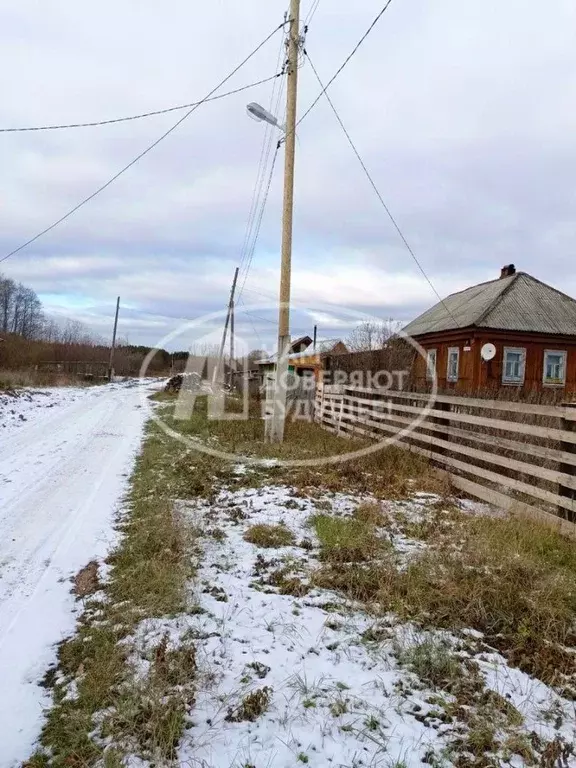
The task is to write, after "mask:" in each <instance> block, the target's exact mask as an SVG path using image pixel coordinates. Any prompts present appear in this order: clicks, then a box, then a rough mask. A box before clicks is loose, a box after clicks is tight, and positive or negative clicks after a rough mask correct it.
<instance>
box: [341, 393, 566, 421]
mask: <svg viewBox="0 0 576 768" xmlns="http://www.w3.org/2000/svg"><path fill="white" fill-rule="evenodd" d="M345 389H346V392H363V393H366V394H375V393H377V394H379V395H382V390H378V389H374V388H370V387H353V386H350V387H348V386H347V387H346V388H345ZM389 394H390V395H394V397H396V398H398V399H405V400H430V399H431V395H430V394H429V393H428V392H390V393H389ZM464 400H465V401H466V402H465V403H464V402H463V401H464ZM434 402H436V403H449V404H450V405H466V407H468V408H483V409H485V410H486V409H489V410H491V411H508V412H509V413H529V414H532V415H534V416H552V417H553V418H558V416H559V412H561V417H562V418H564V419H570V420H572V421H576V410H574V409H570V408H568V407H564V406H561V405H539V404H538V405H537V404H533V403H519V402H516V401H515V400H488V399H486V400H484V398H481V397H466V398H464V397H458V396H457V395H436V397H435V398H434Z"/></svg>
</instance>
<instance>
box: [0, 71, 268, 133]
mask: <svg viewBox="0 0 576 768" xmlns="http://www.w3.org/2000/svg"><path fill="white" fill-rule="evenodd" d="M282 74H283V73H282V72H278V73H277V74H276V75H272V76H271V77H265V78H264V79H263V80H257V81H256V82H255V83H250V84H249V85H243V86H242V87H241V88H235V89H234V90H233V91H226V93H221V94H219V95H218V96H210V97H208V98H207V99H202V100H201V101H192V102H190V103H189V104H179V105H178V106H176V107H168V108H167V109H156V110H154V111H153V112H142V113H141V114H139V115H130V116H129V117H115V118H113V119H111V120H97V121H95V122H92V123H65V124H63V125H37V126H32V127H30V128H0V133H24V132H27V131H58V130H61V129H63V128H94V127H96V126H100V125H112V124H113V123H127V122H129V121H130V120H142V119H143V118H145V117H154V116H155V115H167V114H168V113H169V112H177V111H178V110H182V109H189V108H190V107H199V106H200V104H206V103H208V102H209V101H218V99H224V98H225V97H226V96H233V95H234V94H235V93H241V92H242V91H245V90H247V89H248V88H255V87H256V86H257V85H264V83H269V82H270V81H271V80H275V79H276V78H277V77H280V76H281V75H282Z"/></svg>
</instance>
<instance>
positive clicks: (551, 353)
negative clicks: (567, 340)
mask: <svg viewBox="0 0 576 768" xmlns="http://www.w3.org/2000/svg"><path fill="white" fill-rule="evenodd" d="M543 381H544V384H550V385H554V384H555V385H557V386H563V385H564V384H565V383H566V352H562V351H561V350H558V349H545V350H544V379H543Z"/></svg>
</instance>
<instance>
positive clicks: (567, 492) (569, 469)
mask: <svg viewBox="0 0 576 768" xmlns="http://www.w3.org/2000/svg"><path fill="white" fill-rule="evenodd" d="M563 405H564V408H566V409H568V408H570V409H576V403H563ZM561 429H563V430H565V431H566V432H576V421H573V420H572V419H566V418H563V419H562V420H561ZM560 450H561V451H564V452H565V453H574V454H576V443H569V442H561V443H560ZM559 471H560V472H563V473H564V474H565V475H571V476H572V477H574V476H576V467H575V466H574V465H573V464H560V466H559ZM558 495H559V496H562V497H563V498H565V499H570V500H572V501H574V500H576V490H574V488H568V487H567V486H565V485H562V484H560V485H559V486H558ZM558 515H559V516H560V517H563V518H564V519H565V520H569V521H570V522H571V523H575V522H576V515H575V514H574V512H571V511H570V510H569V509H564V507H558Z"/></svg>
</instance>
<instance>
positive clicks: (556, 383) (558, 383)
mask: <svg viewBox="0 0 576 768" xmlns="http://www.w3.org/2000/svg"><path fill="white" fill-rule="evenodd" d="M548 355H560V356H561V357H562V359H563V363H562V372H563V374H564V376H563V378H562V380H561V381H556V380H554V381H552V380H550V379H547V378H546V358H547V357H548ZM567 368H568V350H566V349H545V350H544V361H543V364H542V384H543V385H544V386H545V387H565V386H566V373H567Z"/></svg>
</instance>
